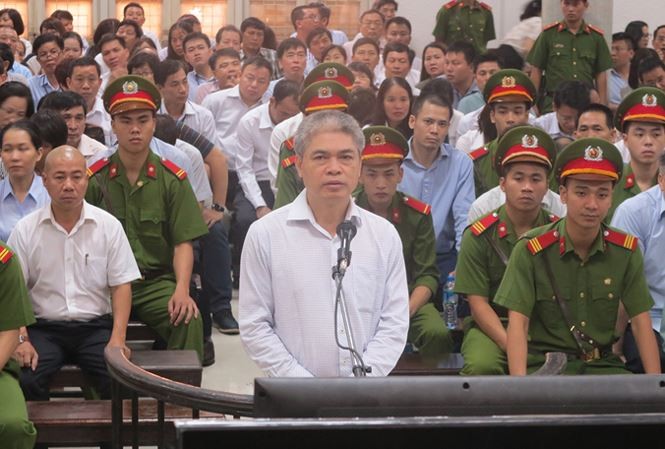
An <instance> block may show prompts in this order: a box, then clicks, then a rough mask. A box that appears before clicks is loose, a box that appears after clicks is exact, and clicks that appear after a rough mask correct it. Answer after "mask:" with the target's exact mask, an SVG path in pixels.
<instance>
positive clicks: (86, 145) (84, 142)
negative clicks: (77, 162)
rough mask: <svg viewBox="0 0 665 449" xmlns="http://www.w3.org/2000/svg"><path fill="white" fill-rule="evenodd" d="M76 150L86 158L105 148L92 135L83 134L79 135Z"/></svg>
mask: <svg viewBox="0 0 665 449" xmlns="http://www.w3.org/2000/svg"><path fill="white" fill-rule="evenodd" d="M78 150H79V151H80V152H81V154H82V155H83V157H85V159H86V160H88V159H90V158H91V157H94V156H95V154H97V153H101V152H102V151H104V150H106V145H104V144H101V143H99V142H97V141H96V140H95V139H93V138H92V137H88V136H86V135H85V134H83V135H81V141H80V142H79V147H78Z"/></svg>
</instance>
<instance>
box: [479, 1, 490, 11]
mask: <svg viewBox="0 0 665 449" xmlns="http://www.w3.org/2000/svg"><path fill="white" fill-rule="evenodd" d="M480 6H481V7H482V8H484V9H486V10H488V11H491V10H492V7H491V6H490V5H488V4H487V3H484V2H480Z"/></svg>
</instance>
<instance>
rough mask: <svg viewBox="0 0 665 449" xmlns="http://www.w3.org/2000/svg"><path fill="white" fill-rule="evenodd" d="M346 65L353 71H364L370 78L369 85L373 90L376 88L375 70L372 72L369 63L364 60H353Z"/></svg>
mask: <svg viewBox="0 0 665 449" xmlns="http://www.w3.org/2000/svg"><path fill="white" fill-rule="evenodd" d="M346 67H347V68H348V69H349V70H351V71H353V72H361V73H364V74H365V76H367V78H369V85H370V86H371V88H372V89H373V90H375V88H374V72H372V71H371V70H370V68H369V67H367V64H365V63H364V62H360V61H353V62H351V63H349V64H348V65H347V66H346Z"/></svg>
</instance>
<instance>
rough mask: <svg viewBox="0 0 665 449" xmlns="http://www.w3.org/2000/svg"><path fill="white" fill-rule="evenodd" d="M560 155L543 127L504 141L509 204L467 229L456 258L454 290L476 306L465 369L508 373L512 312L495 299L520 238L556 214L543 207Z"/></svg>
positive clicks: (498, 164)
mask: <svg viewBox="0 0 665 449" xmlns="http://www.w3.org/2000/svg"><path fill="white" fill-rule="evenodd" d="M555 156H556V146H555V144H554V142H553V141H552V138H551V137H550V136H549V135H548V134H547V133H546V132H545V131H543V130H541V129H540V128H535V127H532V126H518V127H517V128H513V129H511V130H510V131H508V132H507V133H506V134H505V135H504V136H503V137H502V138H501V141H500V142H499V145H498V148H497V154H496V160H495V164H494V166H495V168H496V171H497V173H498V174H499V176H500V177H501V178H500V182H499V185H500V186H501V190H503V191H504V192H505V194H506V203H505V204H504V205H503V206H501V207H499V208H498V209H497V210H495V211H494V212H492V213H490V214H488V215H486V216H485V217H483V218H481V219H480V220H478V221H476V222H475V223H473V224H471V226H469V227H468V228H467V229H466V231H464V236H463V237H462V247H461V249H460V253H459V256H458V258H457V267H456V275H457V278H456V280H455V291H456V292H457V293H460V294H463V295H465V296H466V299H467V301H468V302H469V306H470V308H471V316H470V317H467V318H466V319H465V323H464V329H465V335H464V341H463V343H462V355H463V356H464V367H463V368H462V371H461V374H464V375H490V374H508V363H507V359H506V353H505V351H506V341H507V334H506V329H505V326H506V324H507V323H508V313H507V311H506V309H505V308H503V307H501V306H498V305H496V304H493V303H492V302H491V301H492V298H493V297H494V294H495V293H496V291H497V289H498V288H499V284H500V283H501V279H502V278H503V273H504V271H505V269H506V263H507V262H508V258H509V257H510V253H511V252H512V250H513V248H514V247H515V244H516V243H517V240H518V239H519V237H520V236H521V235H522V234H524V233H526V232H527V231H529V230H531V229H533V228H536V227H538V226H543V225H545V224H547V223H550V222H551V221H554V220H556V219H557V217H555V216H554V215H552V214H550V213H549V212H548V211H546V210H544V209H542V207H541V203H542V201H543V197H544V196H545V193H546V192H547V189H548V178H549V173H550V171H551V169H552V165H553V164H554V158H555Z"/></svg>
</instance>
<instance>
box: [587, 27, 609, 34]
mask: <svg viewBox="0 0 665 449" xmlns="http://www.w3.org/2000/svg"><path fill="white" fill-rule="evenodd" d="M587 27H589V29H591V30H593V31H595V32H596V33H598V34H600V35H601V36H603V35H604V34H605V31H603V29H602V28H598V27H597V26H593V25H588V24H587Z"/></svg>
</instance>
